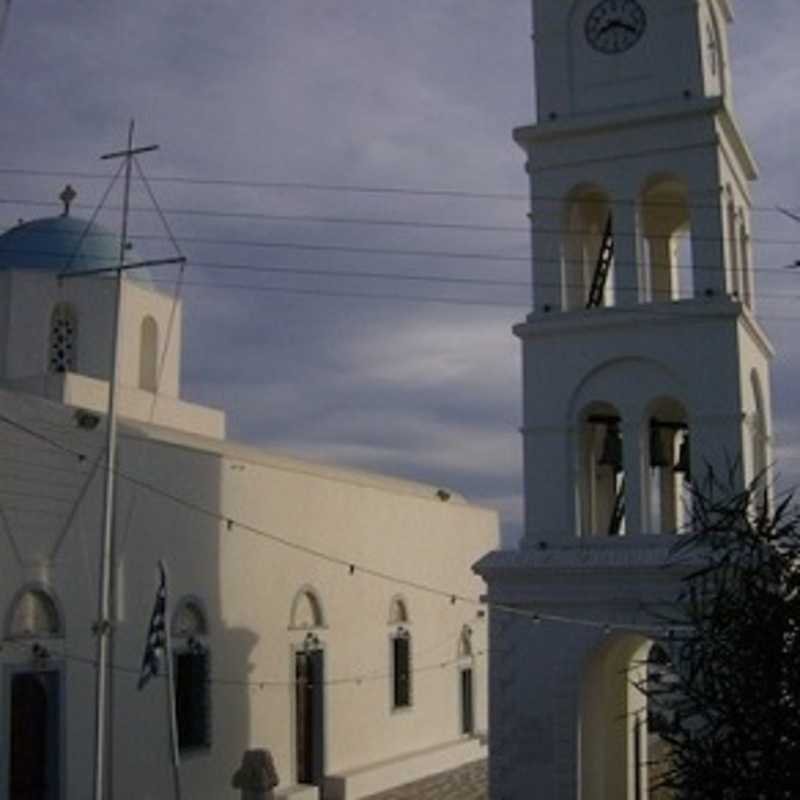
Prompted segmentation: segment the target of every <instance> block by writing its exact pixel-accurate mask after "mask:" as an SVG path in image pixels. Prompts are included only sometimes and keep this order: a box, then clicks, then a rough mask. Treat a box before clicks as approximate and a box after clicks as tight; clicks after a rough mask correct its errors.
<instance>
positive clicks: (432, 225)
mask: <svg viewBox="0 0 800 800" xmlns="http://www.w3.org/2000/svg"><path fill="white" fill-rule="evenodd" d="M0 204H1V205H15V206H35V207H44V208H59V207H60V204H59V203H56V202H50V201H32V200H9V199H7V198H6V199H0ZM72 208H77V209H86V208H91V206H89V205H87V204H82V203H73V204H72ZM107 210H108V211H115V210H118V209H117V208H116V207H115V206H108V207H107ZM130 211H131V212H132V213H138V214H150V213H153V210H152V209H150V208H146V207H144V206H134V207H132V208H131V209H130ZM163 211H164V213H165V214H170V215H172V216H197V217H211V218H219V219H251V220H266V221H271V222H311V223H321V224H332V225H368V226H374V227H398V228H419V229H431V230H457V231H476V232H500V233H525V234H527V233H528V232H529V228H528V227H527V226H523V225H486V224H482V223H475V224H471V223H466V222H424V221H422V220H397V219H378V218H370V217H331V216H319V215H313V214H268V213H265V212H258V211H212V210H208V209H200V208H165V209H163Z"/></svg>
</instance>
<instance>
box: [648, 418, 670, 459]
mask: <svg viewBox="0 0 800 800" xmlns="http://www.w3.org/2000/svg"><path fill="white" fill-rule="evenodd" d="M670 464H671V460H670V458H669V457H668V456H667V452H666V449H665V448H664V428H663V427H662V426H661V425H659V424H658V422H656V421H655V420H653V421H652V422H651V423H650V466H651V467H654V468H656V467H669V466H670Z"/></svg>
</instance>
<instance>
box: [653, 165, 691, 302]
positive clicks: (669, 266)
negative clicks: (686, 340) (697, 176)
mask: <svg viewBox="0 0 800 800" xmlns="http://www.w3.org/2000/svg"><path fill="white" fill-rule="evenodd" d="M640 203H641V219H642V231H643V234H644V262H645V269H644V271H643V272H644V281H645V286H644V292H643V294H644V297H645V298H646V299H647V300H648V301H649V302H652V303H664V302H670V301H673V300H679V299H680V298H682V297H692V296H693V294H694V276H693V269H694V265H693V264H692V257H691V252H692V250H691V246H690V244H691V236H692V228H691V215H690V213H689V202H688V190H687V187H686V184H685V182H684V181H683V180H681V179H680V178H677V177H675V176H673V175H658V176H654V177H652V178H651V179H650V180H648V181H647V183H646V184H645V186H644V189H643V191H642V193H641V198H640Z"/></svg>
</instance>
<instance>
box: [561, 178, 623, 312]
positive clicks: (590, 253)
mask: <svg viewBox="0 0 800 800" xmlns="http://www.w3.org/2000/svg"><path fill="white" fill-rule="evenodd" d="M562 230H563V231H564V238H563V241H562V270H561V285H562V287H563V307H564V308H565V309H566V310H573V309H580V308H586V307H589V306H590V305H596V306H610V305H613V298H614V269H613V224H612V219H611V200H610V198H609V196H608V194H607V193H606V192H605V191H604V190H603V189H602V188H601V187H599V186H596V185H593V184H584V185H582V186H578V187H576V188H574V189H573V190H572V191H571V192H570V193H569V195H568V196H567V201H566V204H565V208H564V219H563V227H562ZM609 241H610V242H611V248H610V251H609V247H608V243H609Z"/></svg>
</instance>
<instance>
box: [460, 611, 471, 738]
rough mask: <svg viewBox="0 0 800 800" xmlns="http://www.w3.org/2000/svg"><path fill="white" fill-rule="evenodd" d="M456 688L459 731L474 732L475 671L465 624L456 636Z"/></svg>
mask: <svg viewBox="0 0 800 800" xmlns="http://www.w3.org/2000/svg"><path fill="white" fill-rule="evenodd" d="M458 689H459V699H460V700H461V703H460V706H461V733H462V735H464V736H471V735H472V734H473V733H475V671H474V666H473V651H472V628H470V627H469V625H465V626H464V627H463V628H462V630H461V635H460V636H459V637H458Z"/></svg>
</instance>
